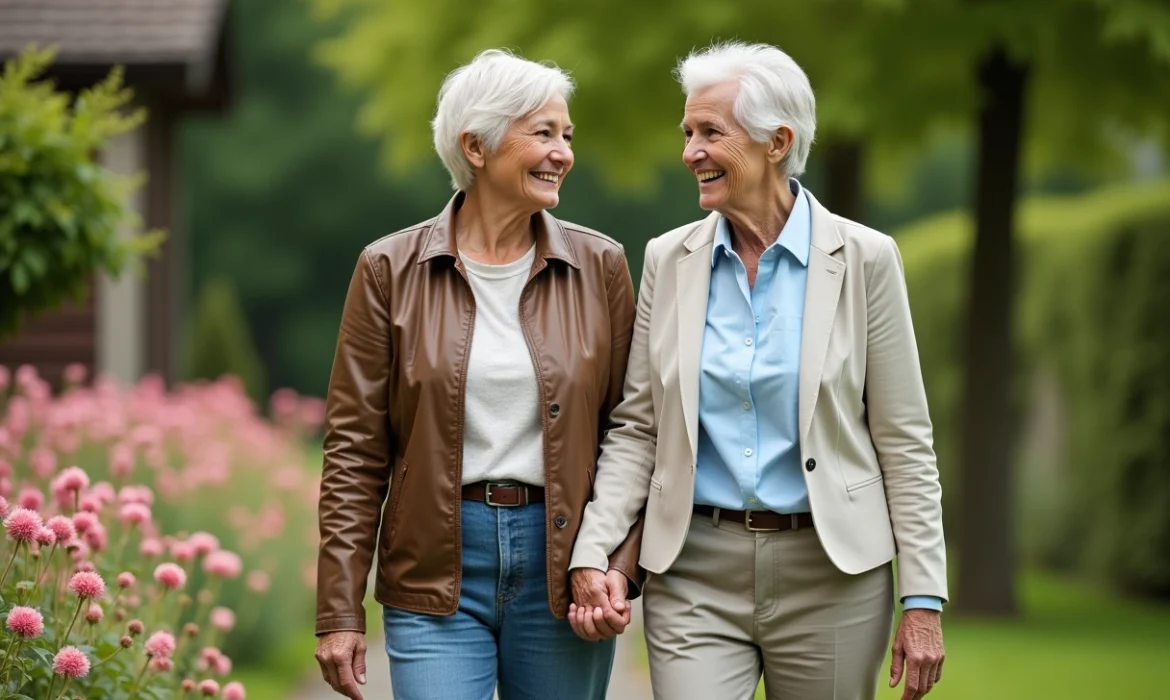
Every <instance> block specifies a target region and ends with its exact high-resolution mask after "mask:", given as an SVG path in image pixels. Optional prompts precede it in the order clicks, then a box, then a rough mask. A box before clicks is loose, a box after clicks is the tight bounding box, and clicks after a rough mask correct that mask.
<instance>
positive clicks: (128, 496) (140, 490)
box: [118, 485, 154, 506]
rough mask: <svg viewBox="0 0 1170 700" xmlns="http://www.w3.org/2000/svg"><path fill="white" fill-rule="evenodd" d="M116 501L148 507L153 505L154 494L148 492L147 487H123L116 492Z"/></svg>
mask: <svg viewBox="0 0 1170 700" xmlns="http://www.w3.org/2000/svg"><path fill="white" fill-rule="evenodd" d="M118 501H119V502H121V503H141V504H143V505H148V506H149V505H151V504H153V503H154V492H153V491H151V490H150V487H149V486H141V485H140V486H123V487H122V490H121V491H119V492H118Z"/></svg>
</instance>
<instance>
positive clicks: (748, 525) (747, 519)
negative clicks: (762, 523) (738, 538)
mask: <svg viewBox="0 0 1170 700" xmlns="http://www.w3.org/2000/svg"><path fill="white" fill-rule="evenodd" d="M754 512H755V511H754V510H747V511H744V516H743V526H744V529H746V530H747V531H748V532H776V531H777V530H779V528H775V527H755V526H754V525H752V513H754Z"/></svg>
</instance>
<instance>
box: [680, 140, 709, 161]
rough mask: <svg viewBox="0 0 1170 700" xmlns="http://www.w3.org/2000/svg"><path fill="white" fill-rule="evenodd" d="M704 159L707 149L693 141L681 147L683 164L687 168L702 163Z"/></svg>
mask: <svg viewBox="0 0 1170 700" xmlns="http://www.w3.org/2000/svg"><path fill="white" fill-rule="evenodd" d="M706 157H707V149H705V148H703V147H702V146H700V145H698V144H697V143H695V141H693V140H692V141H691V142H689V143H688V144H687V145H686V146H684V147H683V152H682V158H683V163H685V164H686V165H687V167H690V168H693V167H695V166H696V165H698V164H699V163H701V162H703V160H704V159H705V158H706Z"/></svg>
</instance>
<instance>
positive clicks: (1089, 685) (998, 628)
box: [637, 573, 1170, 700]
mask: <svg viewBox="0 0 1170 700" xmlns="http://www.w3.org/2000/svg"><path fill="white" fill-rule="evenodd" d="M1020 594H1021V603H1022V608H1023V612H1022V614H1021V615H1020V616H1019V618H1018V619H1015V620H975V619H965V618H963V617H960V616H958V615H955V614H951V613H944V618H943V619H944V622H943V633H944V635H945V640H946V650H947V660H946V665H945V667H944V670H943V681H942V683H940V684H939V685H938V687H937V688H936V689H935V690H934V691H933V692H931V693H930V694H929V695H928V696H927V697H928V698H929V699H930V700H987V698H995V699H996V700H1040V699H1044V700H1048V699H1049V698H1060V699H1061V700H1089V699H1090V698H1092V699H1093V700H1098V699H1099V698H1135V699H1138V698H1142V699H1144V698H1159V697H1170V606H1167V605H1157V604H1152V603H1140V602H1134V601H1128V600H1122V599H1119V598H1117V597H1115V596H1112V595H1110V594H1108V593H1105V592H1103V591H1101V590H1099V589H1096V588H1093V587H1092V586H1089V585H1086V584H1083V583H1080V582H1075V581H1068V580H1064V579H1060V578H1057V577H1054V576H1051V575H1046V574H1036V573H1031V574H1028V575H1027V576H1025V577H1024V578H1023V580H1022V582H1021V588H1020ZM639 637H640V633H639ZM637 651H638V652H639V653H640V654H642V661H643V662H645V656H644V649H643V648H642V644H641V643H639V644H638V645H637ZM889 662H890V657H889V655H888V654H887V657H886V663H885V665H884V666H883V669H882V679H881V681H882V682H881V692H879V694H878V697H879V698H880V699H881V700H895V699H896V698H899V697H901V693H902V690H903V687H902V686H901V685H899V687H898V688H896V689H892V688H889V687H887V686H888V684H889ZM756 697H757V698H760V699H761V700H762V698H764V694H763V692H762V688H761V690H760V692H758V693H757V694H756Z"/></svg>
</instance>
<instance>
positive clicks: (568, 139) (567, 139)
mask: <svg viewBox="0 0 1170 700" xmlns="http://www.w3.org/2000/svg"><path fill="white" fill-rule="evenodd" d="M565 140H566V141H568V142H569V143H572V142H573V135H572V134H565Z"/></svg>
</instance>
